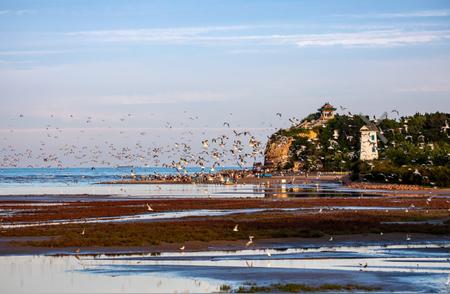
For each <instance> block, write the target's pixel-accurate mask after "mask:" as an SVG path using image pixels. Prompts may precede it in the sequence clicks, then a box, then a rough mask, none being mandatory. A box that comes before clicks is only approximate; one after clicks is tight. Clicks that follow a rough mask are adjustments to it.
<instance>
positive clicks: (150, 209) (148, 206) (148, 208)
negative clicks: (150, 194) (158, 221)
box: [146, 203, 153, 211]
mask: <svg viewBox="0 0 450 294" xmlns="http://www.w3.org/2000/svg"><path fill="white" fill-rule="evenodd" d="M146 204H147V210H148V211H153V208H152V207H151V206H150V205H149V204H148V203H146Z"/></svg>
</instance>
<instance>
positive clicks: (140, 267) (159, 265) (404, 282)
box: [0, 244, 450, 293]
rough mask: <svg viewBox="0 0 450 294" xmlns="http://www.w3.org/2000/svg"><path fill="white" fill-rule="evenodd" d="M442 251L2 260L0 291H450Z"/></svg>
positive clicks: (351, 249) (340, 249)
mask: <svg viewBox="0 0 450 294" xmlns="http://www.w3.org/2000/svg"><path fill="white" fill-rule="evenodd" d="M447 246H448V245H443V244H439V245H438V244H426V245H387V246H334V247H321V248H308V247H305V248H292V249H276V248H272V249H264V250H241V251H204V252H185V253H158V254H150V253H149V254H146V255H127V256H125V255H117V256H113V257H111V256H105V255H100V256H95V257H93V256H59V257H53V256H0V279H1V288H2V290H4V291H5V292H4V293H37V292H41V293H42V292H45V293H70V292H72V293H73V292H76V293H86V292H88V293H94V292H101V293H111V292H113V293H121V292H133V293H143V292H147V293H150V292H151V293H161V292H164V293H167V292H178V293H179V292H195V293H199V292H201V293H207V292H217V291H218V290H219V287H220V285H223V284H227V285H231V286H232V287H234V288H236V287H238V286H240V285H242V284H245V283H256V284H258V285H266V284H272V283H280V282H281V283H303V284H308V285H320V284H324V283H338V284H358V285H365V286H372V287H381V288H382V289H383V290H385V291H402V292H404V291H407V292H422V293H432V292H434V293H448V291H449V290H450V288H449V287H450V286H449V285H448V282H449V281H448V279H449V274H450V263H449V261H448V257H449V254H448V249H449V248H448V247H447ZM268 252H269V253H270V256H269V255H268V254H267V253H268ZM365 264H367V266H365Z"/></svg>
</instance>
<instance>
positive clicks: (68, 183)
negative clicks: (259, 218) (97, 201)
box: [0, 166, 241, 200]
mask: <svg viewBox="0 0 450 294" xmlns="http://www.w3.org/2000/svg"><path fill="white" fill-rule="evenodd" d="M225 169H227V170H229V169H233V170H239V169H241V168H240V167H216V168H215V169H214V171H212V170H211V168H201V167H188V168H186V170H185V171H183V173H186V174H194V173H213V172H218V171H221V170H225ZM132 173H133V174H135V175H146V176H148V175H155V174H159V175H175V174H179V171H178V170H177V169H174V168H165V167H131V166H130V167H94V168H1V169H0V196H2V199H3V200H6V199H7V198H5V197H4V196H19V195H21V196H23V197H28V196H30V195H75V194H76V195H82V194H89V195H118V196H143V195H146V196H152V195H153V196H161V197H163V196H173V197H177V196H178V197H194V196H199V195H202V196H203V197H205V196H209V195H210V194H211V193H213V192H214V191H211V192H202V191H204V190H202V189H203V188H202V186H203V185H196V186H195V187H191V185H183V184H180V185H151V184H150V185H123V184H101V183H104V182H111V181H115V180H120V179H123V178H126V177H129V176H130V175H131V174H132ZM212 189H214V190H217V187H208V190H212ZM223 190H225V189H223ZM11 199H15V200H17V198H11ZM24 199H25V198H24Z"/></svg>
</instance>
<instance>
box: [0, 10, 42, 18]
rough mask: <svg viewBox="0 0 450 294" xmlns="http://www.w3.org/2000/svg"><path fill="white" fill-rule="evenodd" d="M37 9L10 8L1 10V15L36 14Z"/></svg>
mask: <svg viewBox="0 0 450 294" xmlns="http://www.w3.org/2000/svg"><path fill="white" fill-rule="evenodd" d="M35 13H36V10H29V9H21V10H10V9H4V10H0V16H8V15H13V16H22V15H29V14H35Z"/></svg>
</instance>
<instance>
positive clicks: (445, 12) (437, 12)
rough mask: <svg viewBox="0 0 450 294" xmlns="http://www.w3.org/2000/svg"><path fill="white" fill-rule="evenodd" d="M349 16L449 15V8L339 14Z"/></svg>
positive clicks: (407, 16) (406, 16) (403, 16)
mask: <svg viewBox="0 0 450 294" xmlns="http://www.w3.org/2000/svg"><path fill="white" fill-rule="evenodd" d="M339 16H346V17H348V16H350V17H355V18H420V17H447V16H450V10H448V9H441V10H418V11H402V12H387V13H367V14H351V15H339Z"/></svg>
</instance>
